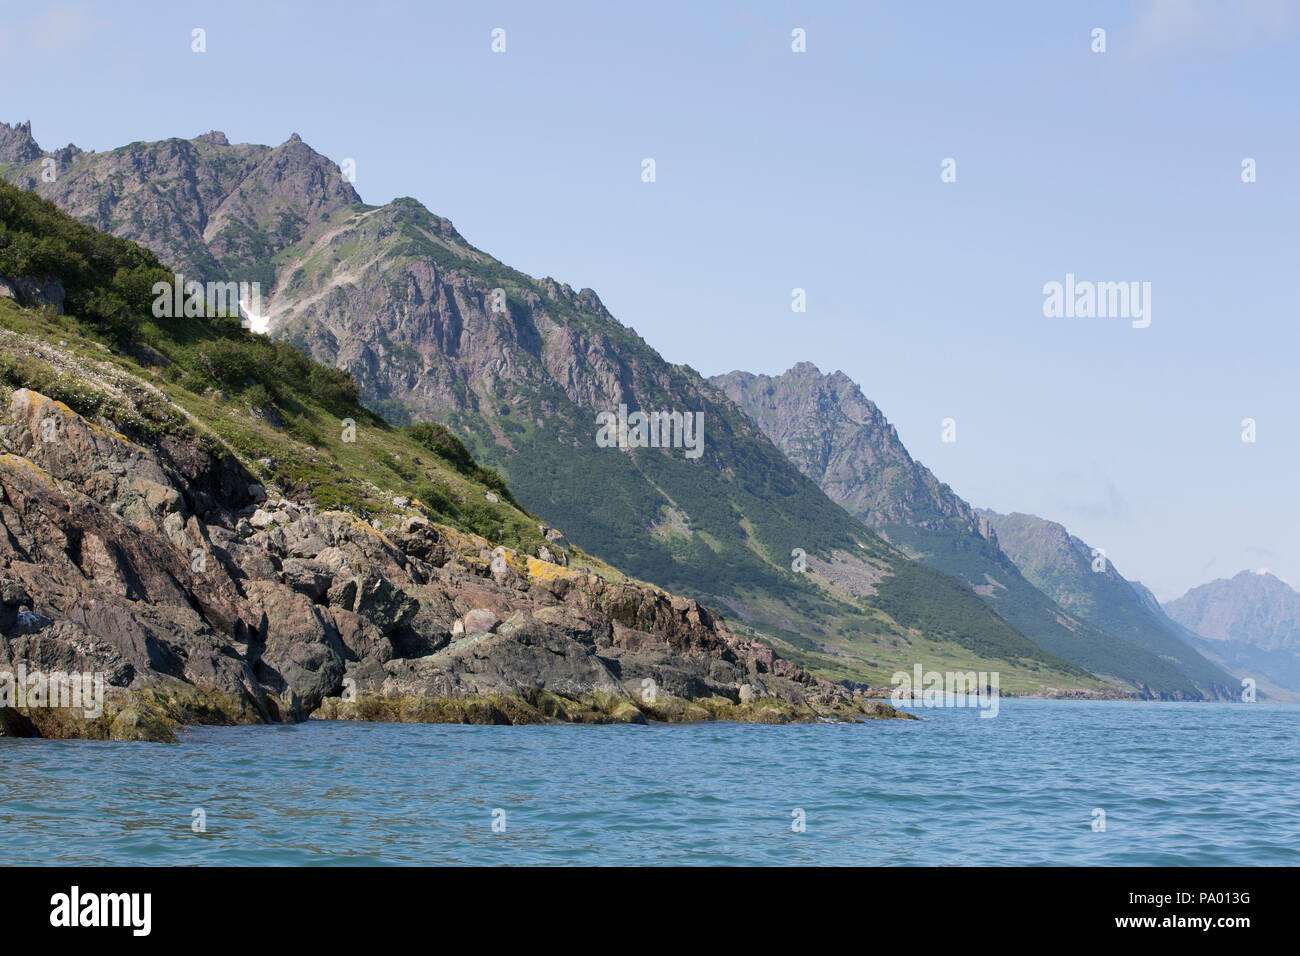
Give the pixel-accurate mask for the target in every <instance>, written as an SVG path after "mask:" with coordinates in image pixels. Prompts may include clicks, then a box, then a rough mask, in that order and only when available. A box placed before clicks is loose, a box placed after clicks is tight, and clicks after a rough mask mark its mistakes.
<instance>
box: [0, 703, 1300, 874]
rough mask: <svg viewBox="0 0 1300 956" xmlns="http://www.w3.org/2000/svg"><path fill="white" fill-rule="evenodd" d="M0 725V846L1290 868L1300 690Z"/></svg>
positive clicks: (403, 860) (86, 853)
mask: <svg viewBox="0 0 1300 956" xmlns="http://www.w3.org/2000/svg"><path fill="white" fill-rule="evenodd" d="M914 712H915V713H917V715H918V716H920V717H921V718H922V719H921V720H916V721H902V720H873V721H868V722H864V723H859V724H839V723H824V724H797V725H786V726H767V725H753V724H730V723H709V724H691V725H680V724H672V725H670V724H651V725H648V726H622V725H619V726H572V725H554V726H552V725H547V726H523V727H495V726H459V725H445V724H444V725H430V724H369V723H354V722H332V721H315V720H313V721H308V722H306V723H302V724H296V725H271V726H257V727H199V728H193V729H189V730H185V731H183V732H182V733H181V736H180V741H179V743H175V744H149V743H125V742H108V741H81V740H72V741H47V740H20V739H0V854H3V856H2V858H3V860H4V862H5V863H6V864H10V865H13V864H29V865H30V864H34V865H42V864H60V865H72V866H88V865H100V864H105V865H107V864H113V865H161V864H168V865H186V864H195V865H241V866H242V865H255V866H261V865H267V866H285V865H288V866H297V865H313V866H314V865H322V866H340V865H342V866H347V865H399V866H409V865H440V864H462V865H463V864H469V865H536V864H550V865H718V864H721V865H738V866H751V865H754V866H795V865H837V864H838V865H850V866H913V865H923V866H947V865H991V866H999V865H1041V866H1059V865H1136V866H1162V865H1210V866H1214V865H1229V864H1237V865H1267V864H1283V865H1287V864H1289V865H1296V864H1300V707H1297V706H1294V705H1282V704H1269V703H1252V704H1208V703H1154V702H1153V703H1146V702H1132V701H1058V700H1028V699H1003V700H1001V701H1000V707H999V709H998V712H997V716H996V717H993V718H985V717H981V716H980V714H981V711H980V710H978V709H975V708H957V707H936V708H930V709H927V708H922V707H917V708H916V709H915V711H914Z"/></svg>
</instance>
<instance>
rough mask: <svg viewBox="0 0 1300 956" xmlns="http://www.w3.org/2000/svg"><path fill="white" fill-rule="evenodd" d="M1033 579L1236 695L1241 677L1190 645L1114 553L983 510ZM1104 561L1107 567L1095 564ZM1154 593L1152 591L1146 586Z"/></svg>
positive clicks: (1022, 518) (1096, 621) (1054, 528)
mask: <svg viewBox="0 0 1300 956" xmlns="http://www.w3.org/2000/svg"><path fill="white" fill-rule="evenodd" d="M980 513H981V514H983V515H985V516H986V517H987V518H988V519H989V520H990V521H991V522H992V524H993V527H994V528H995V529H996V531H997V534H998V540H999V542H1000V543H1001V545H1002V549H1003V550H1004V551H1005V552H1006V553H1007V555H1008V556H1009V557H1010V558H1011V559H1012V560H1013V561H1015V562H1016V565H1017V567H1019V568H1020V570H1021V572H1022V573H1023V574H1024V575H1025V577H1026V578H1028V579H1029V581H1030V582H1031V583H1032V584H1034V586H1035V587H1037V588H1039V589H1040V590H1041V591H1043V592H1044V593H1045V594H1047V596H1048V597H1050V598H1052V599H1053V600H1055V601H1056V602H1057V603H1058V604H1060V605H1061V607H1063V608H1065V609H1066V610H1067V611H1069V612H1070V613H1071V614H1074V615H1075V616H1077V617H1080V618H1082V619H1083V620H1085V621H1088V622H1089V623H1091V624H1093V625H1095V626H1097V627H1099V628H1101V629H1103V630H1105V631H1107V632H1108V633H1110V634H1113V635H1115V636H1116V637H1120V638H1122V639H1124V640H1126V641H1129V642H1131V643H1133V644H1136V645H1137V646H1138V647H1141V648H1143V649H1144V650H1147V651H1150V652H1151V653H1152V654H1156V655H1158V656H1160V657H1161V658H1164V659H1165V660H1168V661H1169V662H1171V663H1173V664H1174V665H1176V666H1177V667H1178V668H1179V670H1181V671H1182V672H1183V673H1185V674H1186V675H1187V676H1188V677H1190V678H1191V679H1192V680H1193V681H1195V682H1196V684H1197V686H1198V687H1200V688H1201V689H1202V690H1204V691H1205V692H1206V693H1207V694H1211V695H1215V696H1221V697H1225V698H1235V697H1236V696H1237V689H1236V686H1235V685H1236V681H1235V680H1233V679H1232V677H1231V676H1230V675H1228V674H1227V673H1225V672H1224V670H1223V669H1222V668H1221V667H1219V666H1217V665H1215V664H1213V663H1211V662H1210V661H1207V660H1205V658H1204V657H1202V656H1201V655H1200V654H1199V653H1198V652H1197V651H1196V650H1195V649H1194V648H1192V647H1191V646H1189V645H1188V644H1187V643H1186V642H1185V641H1184V640H1183V639H1182V635H1181V634H1180V633H1178V631H1177V630H1176V629H1175V628H1173V627H1170V626H1169V622H1167V621H1166V620H1165V618H1164V616H1163V614H1161V613H1160V612H1159V608H1158V606H1157V607H1156V608H1155V609H1153V608H1152V607H1150V606H1149V605H1148V602H1147V599H1146V598H1144V596H1143V594H1142V593H1140V591H1145V589H1140V590H1139V588H1140V586H1139V588H1135V587H1134V585H1132V584H1131V583H1129V582H1128V581H1126V580H1125V579H1124V578H1123V577H1122V576H1121V575H1120V573H1119V572H1118V571H1116V570H1115V567H1114V565H1113V564H1112V563H1111V562H1110V560H1109V559H1104V560H1103V559H1102V558H1101V557H1100V556H1098V557H1094V554H1093V549H1092V548H1091V547H1089V546H1088V545H1087V544H1086V543H1085V542H1083V541H1081V540H1080V539H1079V538H1076V537H1074V536H1073V535H1071V534H1070V533H1069V532H1068V531H1066V529H1065V528H1064V527H1062V526H1061V525H1059V524H1057V523H1056V522H1053V521H1047V520H1044V519H1043V518H1039V517H1036V516H1034V515H1027V514H1010V515H999V514H996V513H994V512H991V511H982V512H980ZM1098 561H1101V562H1102V563H1101V565H1100V567H1101V568H1102V570H1099V571H1097V570H1093V566H1094V562H1098ZM1147 593H1148V594H1149V592H1147Z"/></svg>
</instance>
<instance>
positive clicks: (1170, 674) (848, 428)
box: [711, 362, 1200, 697]
mask: <svg viewBox="0 0 1300 956" xmlns="http://www.w3.org/2000/svg"><path fill="white" fill-rule="evenodd" d="M711 381H712V382H713V384H715V385H717V386H718V387H719V388H721V389H722V390H723V391H725V392H726V393H727V395H728V396H730V397H731V399H732V400H733V401H735V402H736V404H738V405H739V406H740V407H741V408H742V409H743V410H744V411H745V412H746V413H747V414H748V415H749V416H750V417H751V418H752V419H753V420H754V421H755V422H757V423H758V425H759V427H760V428H762V429H763V431H764V432H765V433H766V434H767V436H768V437H769V438H771V439H772V441H773V442H774V443H775V444H776V446H777V447H778V448H780V449H781V450H782V451H783V452H785V454H786V456H787V457H789V458H790V460H791V461H793V462H794V463H795V464H796V465H797V466H798V467H799V469H800V470H801V471H802V472H803V473H804V474H805V475H807V476H808V477H809V478H811V479H813V480H814V481H816V482H817V483H818V485H820V486H821V488H822V489H823V490H824V491H825V492H826V494H827V495H828V496H829V497H830V498H831V499H832V500H834V501H837V502H839V503H840V504H841V505H843V506H844V507H845V508H846V509H848V511H849V512H850V513H852V514H853V515H855V516H856V517H858V518H859V519H860V520H861V521H863V522H864V523H865V524H866V525H867V526H868V527H871V528H872V529H874V530H876V531H878V532H879V533H880V534H882V535H883V536H884V537H885V538H886V539H887V540H889V541H890V542H892V543H893V544H894V545H896V546H898V547H899V548H901V549H903V550H904V551H905V552H906V553H907V554H909V555H911V556H912V557H915V558H917V559H918V560H920V561H923V562H925V563H926V564H929V565H931V566H933V567H935V568H938V569H939V570H941V571H944V572H946V573H948V574H951V575H953V576H954V577H957V578H959V579H960V580H962V581H964V582H965V583H966V584H967V585H969V586H970V587H971V588H973V589H974V590H975V591H976V592H977V593H978V594H979V595H980V596H981V597H982V598H983V599H984V600H985V601H986V602H987V603H988V604H989V606H990V607H992V608H994V609H995V610H996V611H997V612H998V614H1000V615H1001V616H1002V617H1003V618H1005V619H1006V620H1007V621H1009V622H1010V623H1011V624H1013V625H1014V626H1015V627H1016V628H1018V629H1019V630H1020V631H1021V632H1022V633H1023V634H1025V635H1026V636H1028V637H1029V638H1030V639H1032V640H1033V641H1035V642H1036V643H1037V644H1038V645H1039V646H1041V647H1043V648H1045V649H1047V650H1048V651H1050V652H1052V653H1053V654H1056V655H1058V656H1060V657H1064V658H1066V659H1067V660H1070V661H1073V662H1074V663H1076V664H1078V665H1080V666H1081V667H1085V668H1087V669H1088V670H1090V671H1092V672H1093V673H1095V674H1105V675H1108V676H1111V677H1113V678H1117V679H1119V680H1121V681H1124V682H1126V683H1127V684H1129V685H1130V686H1134V687H1140V688H1146V689H1148V690H1149V691H1150V692H1151V693H1153V694H1155V695H1157V696H1174V697H1197V696H1200V693H1199V691H1198V689H1197V687H1196V685H1195V682H1194V681H1193V680H1191V679H1190V678H1189V677H1188V676H1187V675H1186V674H1183V673H1181V672H1180V671H1179V669H1178V668H1177V667H1176V666H1175V665H1173V664H1172V663H1171V662H1169V661H1168V660H1164V659H1162V658H1160V657H1158V656H1156V655H1155V654H1152V653H1150V652H1148V651H1144V650H1143V649H1141V648H1139V647H1135V646H1134V645H1133V644H1131V643H1129V642H1127V641H1124V640H1121V639H1119V638H1117V637H1115V636H1113V635H1111V634H1108V633H1105V632H1104V631H1102V630H1101V629H1099V628H1097V627H1094V626H1093V625H1091V624H1088V623H1087V622H1085V621H1083V620H1080V619H1079V618H1077V617H1075V616H1073V615H1071V614H1069V613H1067V612H1066V611H1065V610H1063V609H1062V608H1061V607H1059V606H1058V605H1057V604H1055V603H1054V602H1053V601H1052V600H1051V599H1050V598H1049V597H1048V596H1046V595H1045V594H1043V593H1042V592H1041V591H1039V590H1038V589H1037V588H1035V587H1034V586H1033V585H1032V584H1031V583H1030V582H1029V581H1027V580H1026V579H1025V578H1024V576H1023V575H1022V574H1021V573H1020V571H1019V569H1018V568H1017V567H1016V565H1015V563H1014V562H1013V561H1012V560H1011V559H1010V558H1008V557H1007V555H1006V554H1004V553H1003V551H1002V549H1001V548H1000V547H999V545H998V538H997V534H996V533H995V532H994V531H993V528H992V526H991V525H990V523H989V520H988V518H987V517H984V516H981V515H979V514H977V513H976V512H975V510H974V509H972V508H971V506H970V505H968V504H967V503H966V502H965V501H963V500H962V499H961V498H960V497H958V496H957V494H956V493H955V492H953V490H952V489H951V488H950V487H949V486H948V485H946V484H943V483H941V482H940V481H938V479H936V478H935V477H934V475H933V474H932V473H931V472H930V470H929V469H928V468H926V467H925V466H924V465H922V464H921V463H920V462H917V461H915V460H914V459H913V458H912V456H911V455H910V454H909V453H908V451H907V449H906V448H905V447H904V446H903V443H902V442H901V441H900V440H899V437H898V433H897V431H896V430H895V429H894V427H893V426H892V425H890V424H889V422H888V421H887V420H886V419H885V416H884V415H883V414H882V413H881V412H880V410H879V409H878V408H877V407H876V406H875V404H874V403H872V402H871V401H870V400H868V399H867V398H866V397H865V396H864V395H863V394H862V391H861V389H860V387H859V386H858V385H857V384H856V383H855V382H853V381H852V380H851V379H850V378H849V377H848V376H846V375H845V374H844V373H843V372H834V373H832V374H829V375H823V374H822V373H821V371H820V370H819V369H818V368H817V367H816V366H814V365H812V364H810V363H808V362H800V363H799V364H797V365H795V366H794V367H793V368H791V369H790V370H789V371H787V372H786V373H785V374H783V375H777V376H768V375H752V374H750V373H748V372H739V371H737V372H731V373H729V374H727V375H719V376H715V377H714V378H713V379H711Z"/></svg>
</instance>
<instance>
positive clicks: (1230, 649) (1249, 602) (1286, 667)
mask: <svg viewBox="0 0 1300 956" xmlns="http://www.w3.org/2000/svg"><path fill="white" fill-rule="evenodd" d="M1165 612H1166V613H1167V614H1168V615H1169V616H1170V617H1171V618H1173V620H1175V621H1177V622H1178V623H1179V624H1181V625H1183V626H1184V627H1186V628H1187V629H1189V630H1190V631H1193V632H1195V634H1197V635H1199V636H1200V638H1201V639H1202V640H1203V641H1204V642H1205V644H1204V646H1205V647H1206V649H1207V650H1208V651H1210V652H1212V653H1215V654H1217V655H1218V656H1219V657H1221V658H1222V659H1223V660H1224V662H1225V663H1226V664H1227V665H1228V666H1229V667H1231V668H1232V669H1233V670H1234V671H1237V672H1238V673H1241V674H1242V675H1243V676H1250V675H1251V674H1252V673H1254V674H1255V675H1256V676H1263V677H1266V678H1268V679H1270V680H1271V681H1273V682H1274V683H1276V684H1279V685H1281V686H1282V687H1284V688H1286V689H1288V690H1291V691H1295V692H1300V594H1297V593H1296V591H1295V590H1293V589H1292V588H1291V587H1290V586H1289V585H1288V584H1287V583H1286V582H1285V581H1283V580H1281V579H1280V578H1278V577H1276V576H1275V575H1273V574H1270V573H1269V572H1267V571H1242V572H1241V573H1240V574H1238V575H1237V576H1236V577H1234V578H1230V579H1224V578H1220V579H1219V580H1217V581H1211V582H1210V583H1209V584H1203V585H1201V586H1200V587H1196V588H1192V589H1191V590H1190V591H1188V592H1187V593H1186V594H1184V595H1183V596H1182V597H1180V598H1178V599H1177V600H1176V601H1170V602H1169V603H1168V604H1166V605H1165Z"/></svg>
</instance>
